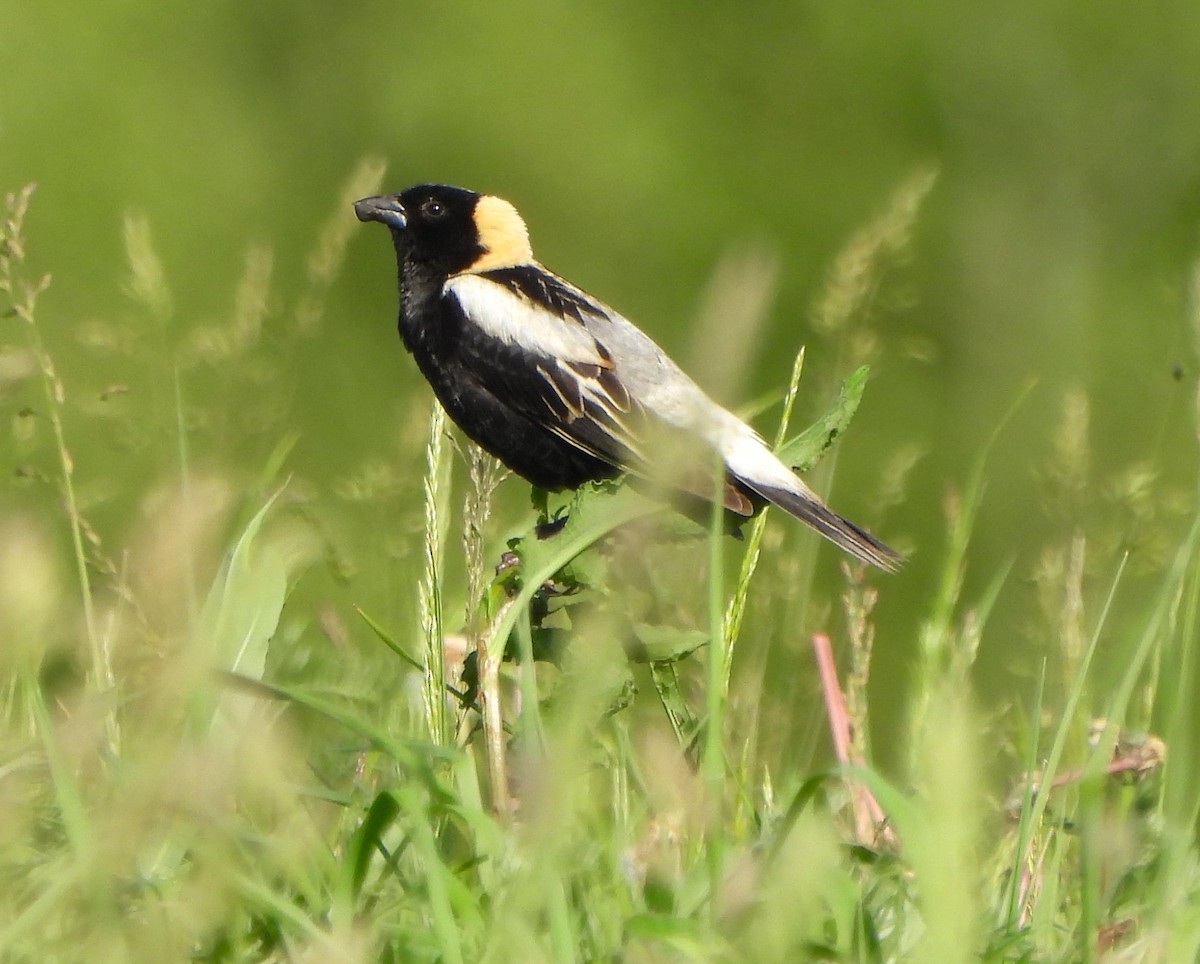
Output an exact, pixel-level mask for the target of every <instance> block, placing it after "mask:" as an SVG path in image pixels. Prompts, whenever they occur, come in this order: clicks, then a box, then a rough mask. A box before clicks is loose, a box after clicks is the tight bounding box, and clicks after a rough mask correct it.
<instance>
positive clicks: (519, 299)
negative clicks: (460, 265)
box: [443, 263, 611, 367]
mask: <svg viewBox="0 0 1200 964" xmlns="http://www.w3.org/2000/svg"><path fill="white" fill-rule="evenodd" d="M443 293H444V296H445V297H446V298H447V299H448V300H450V301H451V302H452V303H453V304H454V306H455V307H456V309H457V310H458V311H460V312H461V313H462V315H463V317H464V318H465V320H467V321H468V322H469V323H471V324H473V325H474V326H475V327H476V328H478V329H479V330H481V331H482V332H483V333H484V334H486V335H488V336H490V337H491V338H494V339H496V340H498V341H500V342H502V343H504V344H505V345H510V346H513V347H516V348H520V349H524V350H525V351H526V352H528V353H530V354H532V355H536V356H541V357H549V358H553V359H559V360H562V361H564V362H583V363H588V364H596V365H602V366H605V367H608V366H610V365H611V359H609V357H608V353H607V351H606V350H605V349H604V347H603V346H602V345H601V344H600V343H599V342H598V341H597V339H596V337H595V335H594V333H593V332H592V331H591V330H590V329H589V327H588V323H589V322H594V321H595V320H597V319H599V318H607V317H608V312H607V309H606V308H605V307H604V306H603V305H602V304H600V302H598V301H596V300H595V299H593V298H591V297H590V296H589V295H587V294H585V293H584V292H582V291H580V290H579V289H578V288H575V287H574V286H573V285H570V284H568V283H567V282H565V281H563V279H561V278H559V277H558V276H557V275H555V274H553V273H552V272H549V271H547V270H546V269H545V268H543V267H542V266H541V265H538V264H534V263H530V264H522V265H513V266H508V267H503V268H492V269H489V270H487V271H481V272H464V273H462V274H458V275H453V276H451V277H450V278H448V279H447V280H446V282H445V285H444V287H443Z"/></svg>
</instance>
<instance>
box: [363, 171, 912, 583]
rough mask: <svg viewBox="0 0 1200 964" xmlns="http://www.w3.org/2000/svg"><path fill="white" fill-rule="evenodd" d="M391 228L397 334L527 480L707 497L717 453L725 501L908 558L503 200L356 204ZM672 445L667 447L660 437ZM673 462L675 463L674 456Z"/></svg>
mask: <svg viewBox="0 0 1200 964" xmlns="http://www.w3.org/2000/svg"><path fill="white" fill-rule="evenodd" d="M354 210H355V213H356V214H357V215H358V218H359V220H361V221H379V222H380V223H382V224H385V225H387V227H388V228H389V229H390V231H391V233H392V241H393V243H394V244H395V247H396V258H397V261H398V263H399V272H400V334H401V336H402V337H403V339H404V344H405V346H406V347H407V348H408V350H409V351H410V352H412V354H413V357H414V358H415V359H416V361H417V365H418V366H419V367H420V369H421V372H422V374H424V376H425V377H426V378H427V379H428V380H429V383H430V385H432V386H433V390H434V392H435V393H436V395H437V397H438V399H439V400H440V401H441V403H442V405H443V406H444V407H445V409H446V411H447V412H448V413H449V414H450V417H451V418H452V419H453V420H454V421H455V422H457V423H458V425H459V427H460V428H461V429H462V430H463V431H464V432H465V433H466V434H467V435H468V436H470V438H472V439H473V440H474V441H475V442H477V443H478V444H479V445H481V446H482V447H483V448H485V449H486V450H487V451H489V452H491V453H492V454H493V455H494V456H496V458H498V459H500V461H502V462H503V463H505V464H506V465H507V466H508V467H509V468H511V469H512V470H513V471H514V472H516V473H517V474H518V475H521V476H523V477H524V478H525V479H527V480H528V481H530V482H532V483H533V484H534V485H535V486H539V487H541V488H544V489H551V490H558V489H564V488H572V487H575V486H578V485H581V484H582V483H584V482H587V481H589V480H599V479H609V478H613V477H614V476H616V475H619V474H620V473H622V472H629V473H632V474H634V475H636V476H640V477H643V478H648V479H654V480H657V481H663V479H664V471H663V463H664V462H666V461H668V460H669V459H670V456H668V455H667V454H666V453H667V452H668V451H669V450H670V449H671V448H678V449H680V451H681V452H683V453H685V454H686V456H690V459H691V461H692V466H691V471H686V470H685V471H682V472H676V473H674V474H672V475H670V476H669V482H670V484H672V485H673V486H675V487H677V488H679V489H681V490H683V491H685V492H687V493H690V494H691V495H697V496H700V497H703V498H707V497H709V496H710V495H712V494H713V491H714V489H713V487H712V486H710V485H708V484H707V483H705V482H704V481H703V476H702V475H698V474H697V472H696V471H695V470H697V469H700V470H707V469H708V468H709V462H710V461H711V462H714V463H715V460H716V456H717V455H718V454H719V456H720V458H721V459H722V460H723V461H724V464H725V473H726V479H725V486H724V505H725V508H726V509H728V510H729V511H730V512H733V513H735V514H737V515H740V516H750V515H752V514H753V513H754V512H755V511H756V510H757V509H758V508H760V507H761V506H762V505H764V504H765V503H768V502H770V503H774V504H775V505H778V506H779V507H780V508H782V509H784V510H786V511H787V512H789V513H791V514H792V515H794V516H795V517H796V518H798V519H800V520H801V521H803V522H806V523H807V524H808V525H810V526H812V527H813V528H814V529H816V530H817V531H818V532H819V533H821V535H823V536H824V537H825V538H827V539H829V540H830V541H831V542H833V543H835V544H836V545H838V546H840V547H841V548H843V549H845V550H846V551H847V552H849V553H851V554H852V555H854V556H857V557H858V558H859V559H862V560H864V561H866V562H869V563H871V564H873V565H876V566H878V567H880V568H881V569H887V570H894V569H896V568H897V567H898V566H899V564H900V563H901V562H902V557H901V556H900V555H899V554H898V553H896V552H895V551H894V550H892V549H889V548H888V547H887V546H886V545H884V544H883V543H882V542H880V541H879V540H878V539H876V538H875V537H874V536H873V535H871V534H870V533H869V532H866V531H865V530H863V529H860V528H859V527H858V526H856V525H855V524H854V523H852V522H850V521H848V520H846V519H843V518H842V517H841V516H840V515H838V514H837V513H836V512H834V511H833V510H831V509H830V508H829V507H828V506H826V505H825V504H824V503H823V502H822V501H821V500H820V499H819V498H818V497H817V495H816V493H814V492H813V491H812V490H811V489H809V487H808V486H807V485H805V484H804V483H803V482H802V481H801V480H800V479H799V478H798V477H797V476H796V474H795V473H794V472H792V471H791V470H790V469H789V468H788V467H787V466H786V465H784V464H783V463H782V462H781V461H780V460H779V459H777V458H776V457H775V455H774V454H773V453H772V452H771V449H770V448H769V447H768V446H767V444H766V443H765V442H764V441H763V440H762V438H760V437H759V435H758V434H757V433H756V432H755V431H754V430H753V429H752V428H750V426H748V425H746V423H745V422H743V421H742V420H741V419H739V418H738V417H737V416H736V415H734V414H732V413H731V412H728V411H726V410H725V409H724V408H722V407H721V406H719V405H718V404H717V403H716V402H714V401H713V400H712V399H710V398H709V397H708V396H707V395H706V394H705V393H704V392H703V390H701V388H700V387H699V386H698V385H697V384H696V383H695V382H693V381H692V380H691V379H690V378H689V377H688V376H687V375H685V374H684V373H683V371H682V370H681V369H680V368H679V366H678V365H676V364H675V363H674V362H673V361H671V359H670V358H668V357H667V356H666V354H665V353H664V352H663V350H662V349H661V348H659V347H658V345H656V344H655V343H654V342H653V341H651V340H650V339H649V338H648V337H647V336H646V335H645V334H643V333H642V332H641V331H640V330H639V329H638V328H636V327H634V325H633V324H632V323H630V322H629V321H627V320H626V319H625V318H623V317H622V316H621V315H619V314H617V312H615V311H613V310H612V309H611V308H609V307H608V306H607V305H605V304H603V303H601V302H599V301H597V300H596V299H595V298H593V297H592V296H591V295H589V294H587V293H586V292H584V291H581V290H580V289H579V288H576V287H575V286H574V285H572V284H571V283H569V282H568V281H565V280H563V279H562V278H560V277H558V276H557V275H555V274H553V273H552V272H550V271H547V270H546V269H545V268H544V267H542V265H540V264H539V263H538V262H537V261H536V260H535V259H534V256H533V250H532V249H531V248H530V245H529V234H528V231H527V230H526V227H525V222H524V221H522V220H521V217H520V215H519V214H517V211H516V209H515V208H513V206H512V205H511V204H509V203H508V202H507V201H503V200H501V199H500V198H498V197H493V196H491V195H487V194H476V193H475V192H474V191H468V190H464V189H463V188H457V187H449V186H447V185H441V184H422V185H418V186H416V187H410V188H409V189H408V190H406V191H401V192H400V193H399V194H387V195H382V196H379V197H369V198H363V199H362V200H361V201H356V202H355V204H354ZM664 445H665V447H664ZM675 461H676V464H675V466H674V467H675V468H678V460H677V459H676V460H675Z"/></svg>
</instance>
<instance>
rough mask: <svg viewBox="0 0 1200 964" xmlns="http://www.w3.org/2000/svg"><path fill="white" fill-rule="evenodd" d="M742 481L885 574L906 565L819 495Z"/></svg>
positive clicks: (897, 555) (893, 551)
mask: <svg viewBox="0 0 1200 964" xmlns="http://www.w3.org/2000/svg"><path fill="white" fill-rule="evenodd" d="M739 481H740V482H741V483H742V484H743V485H745V486H746V487H747V488H749V489H752V490H754V491H755V492H757V493H758V494H759V495H761V496H762V497H763V498H764V499H766V500H767V501H768V502H771V503H773V504H775V505H777V506H779V508H781V509H783V510H784V511H785V512H788V513H790V514H791V515H794V516H795V517H796V518H797V519H799V520H800V521H801V522H804V523H807V524H808V525H810V526H812V528H814V529H816V530H817V532H819V533H820V534H821V535H823V536H824V537H825V538H826V539H828V540H829V541H830V542H832V543H833V544H834V545H835V546H838V547H840V548H842V549H845V550H846V552H848V553H850V554H851V555H852V556H855V557H856V558H858V559H861V560H862V561H863V562H869V563H870V564H871V565H873V566H878V567H879V568H880V569H882V570H884V571H885V572H895V571H896V570H897V569H899V568H900V566H902V565H903V564H904V561H905V560H904V556H902V555H901V554H900V553H898V552H897V551H896V550H895V549H892V548H890V547H889V546H887V545H885V544H884V543H882V542H880V541H879V540H878V539H876V538H875V537H874V536H873V535H871V533H869V532H867V530H866V529H860V528H859V527H858V526H856V525H855V524H854V523H853V522H851V521H850V520H849V519H844V518H842V517H841V516H840V515H838V514H837V513H836V512H834V511H833V510H832V509H831V508H829V506H827V505H825V503H823V502H821V501H820V500H819V499H818V498H817V497H816V496H815V495H808V494H802V493H799V492H792V491H790V490H788V489H783V488H780V487H778V486H774V485H764V484H762V483H758V482H754V481H753V480H751V479H747V478H743V477H739Z"/></svg>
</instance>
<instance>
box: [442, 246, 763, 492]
mask: <svg viewBox="0 0 1200 964" xmlns="http://www.w3.org/2000/svg"><path fill="white" fill-rule="evenodd" d="M445 292H446V295H447V296H448V297H451V298H452V299H453V300H454V303H455V304H456V305H457V306H458V309H459V311H461V313H462V315H463V318H464V320H465V321H466V322H467V323H468V325H470V328H469V329H468V330H469V331H470V332H472V333H474V334H475V335H476V337H474V338H468V339H464V344H463V345H462V346H460V352H463V353H465V354H466V355H467V359H468V364H469V367H470V369H471V371H472V373H473V374H474V376H475V377H476V378H478V379H479V380H480V381H481V382H482V383H483V384H484V385H485V386H486V387H487V388H488V389H489V390H490V391H491V392H492V393H493V394H495V395H497V396H498V397H501V398H503V399H505V401H506V402H507V403H508V404H510V405H512V406H513V407H514V408H516V409H518V410H519V411H520V412H521V413H522V414H524V415H525V416H526V417H528V418H531V419H532V420H533V421H535V422H537V423H538V424H539V425H541V426H542V427H543V428H545V429H546V430H548V431H551V432H553V433H554V434H556V435H558V436H559V437H560V438H562V439H563V440H565V441H567V442H569V443H571V444H572V445H575V446H576V447H578V448H580V449H582V450H583V451H585V452H588V453H589V454H590V455H593V456H596V457H597V458H600V459H602V460H604V461H606V462H608V463H610V464H612V465H614V466H617V467H618V468H621V469H623V470H626V471H629V472H632V473H634V474H635V475H640V476H642V477H644V478H649V479H658V480H660V481H667V482H668V483H669V484H671V485H673V486H675V487H678V488H680V489H683V490H685V491H688V492H690V493H692V494H693V495H695V496H698V497H699V498H702V499H708V498H710V497H711V493H712V487H711V486H712V483H711V481H709V480H708V476H709V472H710V470H711V467H712V466H711V464H710V460H711V457H712V454H711V453H713V452H714V451H720V450H721V448H722V438H721V436H722V435H723V434H724V433H725V432H727V430H728V426H727V425H726V424H725V423H726V422H729V421H731V420H732V421H733V422H736V423H737V426H738V427H739V428H740V429H741V430H743V431H746V432H749V431H751V430H750V429H748V428H747V427H746V426H744V425H742V424H741V423H740V422H737V420H736V419H734V417H733V416H732V415H730V414H729V413H728V412H725V411H724V409H721V408H720V407H719V406H717V405H716V404H715V403H714V402H712V401H711V400H710V399H709V398H708V396H707V395H705V394H704V392H703V391H701V389H700V388H699V387H698V386H697V385H696V384H695V383H694V382H693V381H692V380H691V379H690V378H688V376H687V375H686V374H684V372H683V371H682V370H680V369H679V367H678V366H677V365H676V364H675V363H674V362H673V361H671V359H670V358H669V357H667V355H666V353H665V352H663V351H662V349H661V348H659V347H658V345H656V344H655V343H654V342H653V341H652V340H651V339H650V338H649V337H647V336H646V335H645V334H643V333H642V332H641V331H640V330H639V329H638V328H636V327H635V326H634V325H633V324H632V323H631V322H629V321H627V320H626V319H625V318H623V317H622V316H621V315H619V314H617V313H616V312H615V311H613V310H612V309H610V308H608V307H607V306H605V305H603V304H601V303H600V302H598V301H596V300H595V299H593V298H592V297H591V296H589V295H588V294H586V293H585V292H583V291H581V290H579V289H578V288H575V287H574V286H572V285H571V284H569V283H568V282H566V281H564V280H563V279H561V278H559V277H558V276H557V275H554V274H552V273H551V272H549V271H547V270H546V269H544V268H542V267H541V266H540V265H536V264H526V265H519V266H514V267H506V268H499V269H492V270H491V271H486V272H482V273H479V274H462V275H457V276H455V277H452V278H450V279H449V280H448V281H447V282H446V287H445ZM723 501H724V504H725V506H726V508H728V509H729V510H731V511H732V512H735V513H738V514H740V515H750V514H751V513H752V512H753V510H754V506H753V503H752V501H751V500H750V499H749V498H748V497H747V496H746V494H745V493H744V492H743V491H741V490H740V489H739V488H738V487H737V486H735V485H733V484H732V482H729V483H727V484H726V486H725V492H724V499H723Z"/></svg>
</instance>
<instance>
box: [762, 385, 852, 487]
mask: <svg viewBox="0 0 1200 964" xmlns="http://www.w3.org/2000/svg"><path fill="white" fill-rule="evenodd" d="M869 371H870V369H869V368H868V367H867V366H866V365H863V366H862V367H861V368H859V369H857V370H856V371H854V372H851V373H850V375H849V377H848V378H847V379H846V380H845V381H844V382H843V383H842V388H841V391H840V392H838V397H837V400H836V401H835V402H834V403H833V408H831V409H830V410H829V411H828V412H826V413H825V414H824V415H823V416H821V418H819V419H817V421H815V422H814V423H813V424H812V425H810V426H809V427H808V428H806V429H805V430H804V431H803V432H801V433H800V434H799V435H795V436H793V437H792V438H790V439H788V441H786V442H784V443H783V445H781V446H780V447H779V449H778V450H777V451H776V452H775V454H776V455H777V456H779V459H780V461H781V462H783V463H784V465H789V466H791V467H792V468H793V469H795V470H796V471H797V472H807V471H808V470H809V469H811V468H812V467H813V466H814V465H816V464H817V463H818V462H819V461H821V457H822V456H824V454H825V452H826V451H828V449H829V447H830V446H831V445H833V443H834V442H835V441H836V440H837V438H838V436H839V435H841V434H842V433H843V432H844V431H846V427H847V426H848V425H849V424H850V420H851V419H852V418H854V413H855V412H857V411H858V403H859V402H860V401H862V395H863V389H864V388H866V385H867V375H868V374H869Z"/></svg>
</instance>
